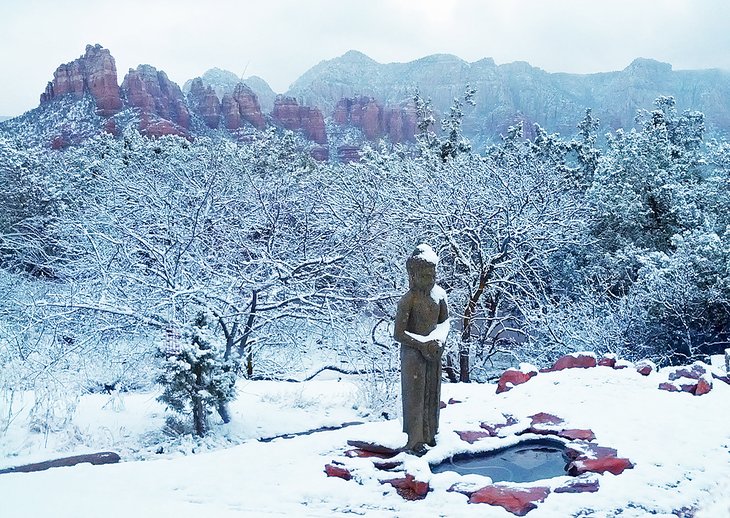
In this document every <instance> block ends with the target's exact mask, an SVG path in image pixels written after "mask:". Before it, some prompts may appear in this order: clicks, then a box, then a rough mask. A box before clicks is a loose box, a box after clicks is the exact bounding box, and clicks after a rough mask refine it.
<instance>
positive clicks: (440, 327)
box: [405, 318, 451, 344]
mask: <svg viewBox="0 0 730 518" xmlns="http://www.w3.org/2000/svg"><path fill="white" fill-rule="evenodd" d="M450 330H451V319H450V318H447V319H446V320H444V321H443V322H441V323H440V324H436V327H435V328H434V330H433V331H431V332H430V333H429V334H428V335H426V336H423V335H418V334H415V333H411V332H410V331H405V334H407V335H408V336H410V337H411V338H413V339H414V340H418V341H419V342H421V343H424V344H425V343H427V342H430V341H431V340H438V341H440V342H441V343H442V344H443V343H446V338H447V337H448V336H449V331H450Z"/></svg>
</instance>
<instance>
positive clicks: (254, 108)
mask: <svg viewBox="0 0 730 518" xmlns="http://www.w3.org/2000/svg"><path fill="white" fill-rule="evenodd" d="M232 97H233V100H234V101H236V103H237V104H238V112H239V113H240V115H241V118H242V119H243V120H245V121H246V122H248V123H249V124H251V125H252V126H253V127H254V128H256V129H257V130H262V129H264V128H265V127H266V120H265V119H264V115H263V113H261V105H260V104H259V99H258V97H257V96H256V94H255V93H254V91H253V90H251V89H250V88H249V87H248V86H246V85H245V84H244V83H238V84H237V85H236V88H234V89H233V95H232Z"/></svg>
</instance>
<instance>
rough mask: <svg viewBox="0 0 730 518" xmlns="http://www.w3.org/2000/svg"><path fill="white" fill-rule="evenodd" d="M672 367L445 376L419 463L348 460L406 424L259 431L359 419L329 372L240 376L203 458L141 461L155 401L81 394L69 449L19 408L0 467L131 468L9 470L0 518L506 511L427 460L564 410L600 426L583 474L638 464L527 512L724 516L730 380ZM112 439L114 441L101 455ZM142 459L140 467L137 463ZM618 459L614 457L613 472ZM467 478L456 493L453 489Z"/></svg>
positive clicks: (389, 442)
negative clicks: (332, 470)
mask: <svg viewBox="0 0 730 518" xmlns="http://www.w3.org/2000/svg"><path fill="white" fill-rule="evenodd" d="M663 373H664V369H662V371H660V372H659V374H658V375H652V376H648V377H644V376H642V375H640V374H639V373H637V372H636V371H635V370H634V369H622V370H613V369H606V368H603V369H599V368H596V369H574V370H567V371H562V372H554V373H551V374H549V375H543V374H541V375H538V376H536V377H534V378H533V379H532V380H531V381H530V383H527V384H524V385H523V386H522V387H520V388H519V390H513V391H509V392H507V393H504V394H500V395H495V393H494V391H495V387H494V385H493V384H492V385H489V384H476V383H471V384H449V383H445V384H444V385H443V386H442V395H443V397H444V399H446V400H448V399H449V398H454V399H458V400H461V401H463V402H464V403H463V404H460V405H449V406H448V407H447V408H446V409H445V410H444V411H443V412H442V413H441V423H440V430H439V434H438V435H437V437H436V446H435V447H434V448H432V449H430V450H429V451H428V452H427V453H426V455H425V456H424V457H421V458H417V457H414V456H412V455H407V454H404V453H398V454H397V455H395V456H394V457H392V459H388V460H383V459H377V458H376V457H371V458H359V457H355V458H348V457H346V456H344V454H343V453H344V452H345V451H346V450H348V449H351V448H352V447H351V446H347V441H348V440H351V439H355V438H364V439H365V440H367V441H370V442H373V443H377V444H381V445H385V446H387V447H393V448H397V447H399V446H402V445H403V444H405V441H406V437H405V434H403V433H402V431H401V423H400V422H399V421H398V420H391V421H381V422H371V423H366V424H362V425H356V426H351V427H348V428H342V429H338V430H331V431H323V432H318V433H314V434H311V435H303V436H295V437H292V438H288V439H276V440H274V441H271V442H260V441H257V440H255V439H256V438H257V437H262V436H264V437H265V436H272V435H279V434H283V433H289V432H293V431H296V430H297V429H298V430H304V429H309V428H314V427H318V426H322V425H326V424H330V423H331V422H332V421H339V422H345V421H351V420H353V417H354V416H353V412H354V411H353V409H352V401H353V391H354V390H355V387H352V386H351V387H349V388H347V387H346V386H345V384H344V383H338V382H337V381H335V380H327V381H319V382H316V383H312V382H309V383H307V384H292V383H277V382H247V383H246V384H242V385H241V387H240V388H241V390H240V391H239V400H237V401H236V402H234V403H235V404H234V405H233V409H232V410H233V414H234V421H233V422H232V423H231V424H229V425H226V426H222V425H221V426H216V427H214V428H213V430H214V432H213V433H214V436H213V437H211V439H209V441H213V439H215V437H216V435H215V434H225V438H226V441H227V442H225V444H224V445H221V444H220V443H215V442H209V443H201V442H198V443H193V442H192V441H191V444H194V445H195V446H196V448H199V450H197V451H201V450H202V452H201V453H197V454H194V455H192V454H190V451H189V450H188V451H185V452H179V453H172V454H168V453H166V454H163V455H154V454H151V455H149V456H144V457H140V456H139V455H137V454H134V453H133V451H134V450H135V449H139V448H141V447H142V446H141V445H142V444H149V446H145V447H146V448H148V449H151V450H152V451H153V452H154V448H156V447H157V444H155V441H160V440H161V436H160V435H154V431H155V430H159V429H160V428H161V427H162V426H163V425H164V419H163V415H164V414H163V413H162V409H161V407H160V406H159V404H157V403H156V402H155V396H156V394H149V393H148V394H141V395H128V396H126V397H125V409H124V410H123V411H120V412H113V411H111V410H109V408H108V407H107V408H106V409H104V408H103V407H104V405H105V403H106V402H107V400H108V398H107V397H106V396H100V395H92V396H93V397H92V396H84V397H83V398H82V400H81V402H80V404H79V405H78V411H77V416H76V418H75V420H74V427H73V429H72V430H66V432H64V433H65V435H66V436H68V435H72V434H73V436H74V439H73V442H71V441H69V440H61V438H60V437H59V436H58V435H57V434H56V433H55V432H51V433H50V434H49V435H48V436H47V437H45V438H44V437H43V434H30V433H28V431H27V420H26V417H27V416H26V414H20V415H19V416H18V417H17V418H16V419H15V420H13V421H12V422H11V423H10V424H9V427H8V430H7V431H6V433H5V435H0V454H1V455H2V457H3V458H2V461H3V462H4V463H5V465H9V464H11V463H12V464H13V465H16V464H22V463H28V462H33V460H31V457H33V459H37V460H44V459H48V458H54V457H58V456H63V455H64V454H65V455H70V454H75V453H83V452H84V451H100V450H101V449H102V448H103V449H115V450H117V451H119V452H120V453H124V452H126V453H124V454H122V455H121V456H122V460H123V462H121V463H118V464H109V465H104V466H90V465H88V464H81V465H78V466H74V467H68V468H63V469H53V470H48V471H43V472H39V473H24V474H6V475H0V494H1V495H2V504H1V506H0V508H1V509H2V511H0V514H2V516H3V517H4V516H6V515H7V516H12V517H15V516H28V517H30V516H53V517H54V518H72V517H73V518H91V517H95V516H99V510H100V509H104V510H109V506H108V502H114V506H113V509H112V515H113V516H135V517H139V518H153V517H159V516H173V515H174V516H176V518H197V517H200V516H201V515H205V516H216V517H221V518H226V517H229V516H230V517H234V516H260V515H261V514H262V510H265V513H266V514H268V515H272V516H342V517H345V516H353V515H364V516H374V517H381V516H382V517H385V516H402V517H406V518H410V517H414V518H415V517H420V516H459V517H465V518H472V517H481V516H495V517H502V518H507V517H509V516H511V515H510V514H509V513H508V511H506V510H504V509H502V508H500V507H488V506H486V505H478V504H476V505H470V504H469V503H468V500H469V499H468V497H466V496H464V494H462V493H463V491H465V490H467V489H468V491H470V492H472V494H473V493H475V492H477V490H480V489H482V488H484V487H486V486H489V485H494V484H493V483H492V481H491V480H489V479H488V478H487V477H479V476H477V475H468V476H460V475H458V474H457V473H454V472H444V473H438V474H434V475H430V474H429V471H428V470H429V463H436V462H440V461H441V460H443V459H446V458H449V457H450V456H452V455H455V454H458V453H469V452H473V451H484V450H494V449H499V448H502V447H505V446H509V445H512V444H516V442H519V441H520V440H523V438H521V437H516V436H515V434H516V433H517V432H518V431H520V430H523V429H525V428H528V427H529V426H530V423H531V418H528V417H527V416H536V415H538V414H539V413H541V412H542V413H545V414H551V415H554V416H559V417H560V418H561V419H563V420H564V424H561V426H564V427H565V428H579V429H584V428H586V427H590V429H591V430H593V431H595V434H596V436H597V437H598V440H599V441H600V443H599V444H600V446H596V445H595V442H587V441H571V442H570V443H569V450H568V451H570V449H574V450H575V451H576V453H573V454H571V455H572V456H571V458H572V459H573V460H574V461H576V460H580V461H581V462H582V463H583V467H586V466H587V464H586V463H587V461H589V460H598V459H600V458H607V459H618V458H628V459H630V461H631V463H632V464H633V465H634V467H633V469H626V470H624V471H623V472H622V473H621V475H618V476H615V475H613V474H612V471H611V469H613V470H616V466H615V464H617V462H618V461H609V460H604V461H603V462H604V467H606V468H607V469H606V471H605V472H604V473H603V474H598V473H596V474H585V475H583V476H579V477H570V476H562V477H556V478H552V479H547V480H541V481H539V482H535V483H532V484H529V485H527V486H524V485H523V486H522V487H523V488H524V487H531V486H535V487H546V488H549V489H550V491H551V492H550V494H549V495H548V496H547V498H545V499H544V501H542V502H539V501H537V500H536V501H534V502H533V504H532V505H534V506H535V507H534V508H533V509H532V510H531V511H529V516H530V518H559V517H564V516H597V517H598V516H621V517H622V518H642V517H646V516H666V517H671V516H677V515H678V514H677V513H678V512H679V511H680V510H681V509H683V508H686V509H695V510H696V516H697V517H698V518H699V517H703V518H715V517H720V516H723V517H724V516H728V515H729V514H728V506H729V504H730V502H729V499H728V496H727V495H728V485H727V481H728V480H730V463H728V461H727V460H728V445H730V427H728V425H727V416H726V413H725V412H722V411H718V409H720V410H722V409H723V408H726V406H727V401H728V399H729V398H730V386H729V385H726V384H725V383H715V386H714V387H713V390H712V391H711V392H710V393H708V394H705V395H704V396H702V397H682V395H681V394H679V395H678V394H674V393H668V392H665V391H662V390H657V383H658V381H661V380H660V379H659V378H658V377H659V376H661V375H662V374H663ZM694 381H695V382H697V381H698V380H694ZM26 403H28V402H26ZM31 403H32V402H31ZM2 405H3V400H2V399H1V398H0V407H2ZM239 405H240V406H239ZM30 406H32V405H31V404H26V405H25V407H30ZM0 410H3V411H5V410H7V408H4V407H3V408H0ZM507 415H512V416H516V417H515V418H514V421H515V423H514V424H512V425H510V426H507V425H506V423H505V419H506V416H507ZM154 416H156V417H154ZM678 416H679V417H678ZM482 422H484V423H489V424H490V426H494V425H492V423H497V424H502V423H504V424H505V426H502V427H501V428H499V429H498V432H499V434H498V435H497V436H493V437H485V438H483V439H481V440H479V441H477V442H475V443H474V444H469V443H467V442H464V441H462V440H461V439H460V438H459V436H458V435H457V434H456V433H454V431H455V430H478V429H480V424H479V423H482ZM99 426H103V427H104V429H105V430H106V436H105V437H106V438H104V436H103V435H102V433H101V431H97V427H99ZM482 429H484V430H485V431H487V430H486V428H482ZM698 430H701V433H698ZM218 438H219V439H220V436H219V437H218ZM44 439H45V443H46V444H47V446H45V447H44V446H43V444H44ZM234 439H235V440H238V443H234V442H233V440H234ZM24 444H27V445H33V446H32V447H29V446H24ZM112 444H113V446H114V448H107V446H106V445H112ZM205 444H218V448H220V449H219V450H218V451H211V449H212V448H211V447H207V448H206V447H202V448H201V446H205ZM601 448H604V449H603V450H602V449H601ZM79 450H82V451H79ZM63 452H65V453H63ZM13 454H15V456H14V457H12V462H11V461H10V460H9V459H10V457H11V455H13ZM59 454H60V455H59ZM619 455H620V456H619ZM140 458H144V459H146V460H135V459H140ZM152 459H154V460H152ZM333 460H337V461H342V462H343V464H342V465H338V464H335V463H334V462H333ZM384 461H388V462H389V461H393V462H396V461H398V462H400V463H401V464H399V465H398V466H397V467H394V468H391V469H393V472H392V474H386V473H384V472H383V471H382V470H380V469H378V467H377V466H376V464H375V463H376V462H384ZM328 463H329V464H331V465H332V466H333V467H340V468H345V469H348V471H350V474H351V475H352V480H350V481H345V480H342V479H341V478H339V477H336V476H334V477H333V476H327V472H326V471H325V469H323V467H324V466H325V465H326V464H328ZM608 463H613V464H614V466H611V465H608V466H607V464H608ZM608 468H611V469H608ZM408 474H410V475H411V476H412V477H413V483H414V484H415V482H421V483H428V485H429V489H430V491H429V492H428V493H427V496H426V498H425V499H423V500H414V501H405V500H403V498H402V497H401V496H399V495H398V494H397V489H396V488H394V487H392V486H391V484H385V485H383V484H381V480H393V479H396V480H397V479H405V481H406V483H407V481H408V477H407V475H408ZM584 480H586V481H590V480H595V481H596V482H598V483H599V484H600V488H599V489H598V491H595V492H585V493H582V494H575V493H572V492H570V491H564V490H559V488H561V487H567V486H570V485H572V484H580V483H582V481H584ZM579 481H581V482H579ZM457 483H458V486H457V487H458V489H459V490H461V492H457V491H451V492H450V491H448V489H449V488H451V487H452V486H454V485H455V484H457ZM586 483H588V482H586ZM501 485H508V484H505V483H502V484H501ZM516 487H520V486H516ZM420 488H421V489H420V490H421V491H422V486H420ZM38 495H43V498H39V497H38ZM120 495H132V497H131V498H120Z"/></svg>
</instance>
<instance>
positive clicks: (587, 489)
mask: <svg viewBox="0 0 730 518" xmlns="http://www.w3.org/2000/svg"><path fill="white" fill-rule="evenodd" d="M599 487H600V484H599V483H598V480H597V479H593V480H571V481H570V482H568V483H567V484H565V485H564V486H560V487H559V488H556V489H555V492H556V493H595V492H596V491H598V489H599Z"/></svg>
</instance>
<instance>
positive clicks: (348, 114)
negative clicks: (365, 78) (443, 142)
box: [332, 97, 418, 142]
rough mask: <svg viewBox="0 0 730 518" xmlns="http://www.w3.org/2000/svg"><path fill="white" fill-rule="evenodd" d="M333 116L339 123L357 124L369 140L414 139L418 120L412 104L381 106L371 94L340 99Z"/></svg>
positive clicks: (404, 140)
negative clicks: (382, 138)
mask: <svg viewBox="0 0 730 518" xmlns="http://www.w3.org/2000/svg"><path fill="white" fill-rule="evenodd" d="M332 120H333V121H334V122H335V124H338V125H340V126H347V125H351V126H354V127H356V128H359V129H360V130H362V132H363V135H364V136H365V138H367V139H368V140H376V139H379V138H381V137H384V136H387V137H389V138H390V139H391V140H392V141H393V142H406V141H411V140H413V139H414V136H415V134H416V128H417V121H418V119H417V116H416V110H415V108H414V107H413V106H410V105H406V106H404V107H395V108H393V107H391V108H384V107H383V106H381V105H380V104H379V103H378V102H377V101H376V100H375V99H374V98H372V97H353V98H348V97H344V98H342V99H340V100H339V101H338V102H337V105H335V109H334V111H333V113H332Z"/></svg>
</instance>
